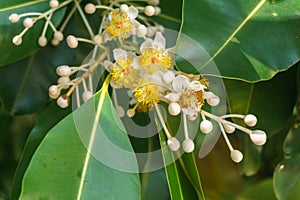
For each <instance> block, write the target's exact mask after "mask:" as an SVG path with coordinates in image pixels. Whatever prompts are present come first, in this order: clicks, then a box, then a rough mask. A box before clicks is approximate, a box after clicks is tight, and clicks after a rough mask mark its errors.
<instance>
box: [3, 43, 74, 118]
mask: <svg viewBox="0 0 300 200" xmlns="http://www.w3.org/2000/svg"><path fill="white" fill-rule="evenodd" d="M66 48H67V46H66V44H64V45H60V46H59V47H52V46H47V47H46V48H44V49H42V50H41V51H39V52H38V53H36V54H34V55H32V56H30V57H28V58H25V59H23V60H21V61H19V62H16V63H13V64H10V65H7V66H5V67H2V68H0V73H1V74H2V79H1V85H0V102H1V106H2V107H3V109H4V111H6V112H8V113H9V114H11V115H21V114H27V113H33V112H35V111H39V110H41V109H43V108H45V107H46V106H47V104H48V102H49V100H48V99H49V97H48V88H49V87H50V85H51V83H52V84H53V83H54V84H55V83H56V82H57V78H58V76H57V75H56V73H55V69H56V67H57V66H58V65H60V64H63V63H64V62H65V63H68V62H71V61H73V60H74V56H75V55H74V54H73V52H72V51H66ZM52 58H56V59H52Z"/></svg>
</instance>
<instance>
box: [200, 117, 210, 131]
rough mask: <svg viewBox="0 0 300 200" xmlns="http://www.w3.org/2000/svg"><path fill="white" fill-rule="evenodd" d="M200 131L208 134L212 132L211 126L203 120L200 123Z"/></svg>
mask: <svg viewBox="0 0 300 200" xmlns="http://www.w3.org/2000/svg"><path fill="white" fill-rule="evenodd" d="M200 130H201V132H202V133H210V132H211V131H212V130H213V124H212V123H211V122H210V121H208V120H203V121H202V122H201V123H200Z"/></svg>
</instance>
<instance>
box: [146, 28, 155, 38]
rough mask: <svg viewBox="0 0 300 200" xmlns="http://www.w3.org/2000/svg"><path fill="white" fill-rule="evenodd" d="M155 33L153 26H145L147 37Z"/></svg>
mask: <svg viewBox="0 0 300 200" xmlns="http://www.w3.org/2000/svg"><path fill="white" fill-rule="evenodd" d="M155 33H156V28H155V27H148V28H147V37H153V36H154V35H155Z"/></svg>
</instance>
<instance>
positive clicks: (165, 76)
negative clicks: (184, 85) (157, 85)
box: [162, 70, 175, 84]
mask: <svg viewBox="0 0 300 200" xmlns="http://www.w3.org/2000/svg"><path fill="white" fill-rule="evenodd" d="M174 78H175V74H174V72H173V71H171V70H168V71H166V72H165V73H164V74H163V77H162V79H163V81H164V82H165V83H167V84H168V83H171V82H172V81H173V80H174Z"/></svg>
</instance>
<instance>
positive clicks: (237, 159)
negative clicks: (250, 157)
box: [230, 150, 243, 163]
mask: <svg viewBox="0 0 300 200" xmlns="http://www.w3.org/2000/svg"><path fill="white" fill-rule="evenodd" d="M230 157H231V159H232V160H233V161H234V162H236V163H239V162H241V161H242V160H243V154H242V153H241V152H240V151H239V150H233V151H231V152H230Z"/></svg>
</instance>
